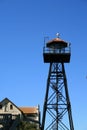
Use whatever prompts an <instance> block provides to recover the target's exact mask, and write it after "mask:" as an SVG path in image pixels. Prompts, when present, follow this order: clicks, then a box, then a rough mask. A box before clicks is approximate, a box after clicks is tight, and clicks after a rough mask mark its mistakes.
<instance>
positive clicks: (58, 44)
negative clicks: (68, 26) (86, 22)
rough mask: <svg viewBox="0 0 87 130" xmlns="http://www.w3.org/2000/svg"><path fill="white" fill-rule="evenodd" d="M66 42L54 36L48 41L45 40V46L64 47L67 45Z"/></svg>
mask: <svg viewBox="0 0 87 130" xmlns="http://www.w3.org/2000/svg"><path fill="white" fill-rule="evenodd" d="M67 44H68V43H67V42H65V41H64V40H62V39H60V38H54V39H52V40H50V41H48V42H47V45H46V46H47V47H49V48H54V47H56V48H64V47H67Z"/></svg>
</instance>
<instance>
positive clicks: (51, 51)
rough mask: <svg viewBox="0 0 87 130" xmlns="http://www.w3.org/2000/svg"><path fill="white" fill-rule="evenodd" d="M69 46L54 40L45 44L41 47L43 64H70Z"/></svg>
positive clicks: (56, 39) (58, 39)
mask: <svg viewBox="0 0 87 130" xmlns="http://www.w3.org/2000/svg"><path fill="white" fill-rule="evenodd" d="M70 56H71V47H70V44H69V43H67V42H65V41H63V40H61V39H60V38H55V39H53V40H51V41H48V42H47V43H45V45H44V47H43V58H44V62H45V63H55V62H58V63H68V62H70Z"/></svg>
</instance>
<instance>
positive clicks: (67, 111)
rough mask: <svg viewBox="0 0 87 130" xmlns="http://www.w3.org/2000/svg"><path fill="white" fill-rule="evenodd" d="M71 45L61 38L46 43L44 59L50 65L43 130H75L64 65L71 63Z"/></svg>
mask: <svg viewBox="0 0 87 130" xmlns="http://www.w3.org/2000/svg"><path fill="white" fill-rule="evenodd" d="M70 56H71V49H70V44H69V43H67V42H65V41H63V40H61V39H60V38H59V37H57V38H55V39H52V40H50V41H48V42H46V43H45V45H44V48H43V58H44V62H45V63H50V66H49V73H48V79H47V86H46V95H45V100H44V106H43V116H42V130H74V126H73V120H72V112H71V104H70V99H69V94H68V86H67V79H66V73H65V69H64V63H69V62H70Z"/></svg>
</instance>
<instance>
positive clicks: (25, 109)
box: [19, 107, 38, 114]
mask: <svg viewBox="0 0 87 130" xmlns="http://www.w3.org/2000/svg"><path fill="white" fill-rule="evenodd" d="M19 109H20V110H21V111H22V112H23V113H24V114H35V113H38V108H37V107H19Z"/></svg>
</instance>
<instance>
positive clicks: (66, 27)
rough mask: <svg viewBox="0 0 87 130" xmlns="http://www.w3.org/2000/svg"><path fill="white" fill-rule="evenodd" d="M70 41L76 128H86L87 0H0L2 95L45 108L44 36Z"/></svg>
mask: <svg viewBox="0 0 87 130" xmlns="http://www.w3.org/2000/svg"><path fill="white" fill-rule="evenodd" d="M57 32H59V33H60V38H61V39H63V40H65V41H69V42H71V50H72V55H71V62H70V64H66V65H65V68H66V74H67V79H68V88H69V95H70V100H71V105H72V114H73V121H74V127H75V129H76V130H77V129H79V130H86V129H87V122H86V121H87V100H86V98H87V78H86V76H87V61H86V55H87V1H86V0H37V1H36V0H0V90H1V93H0V100H2V99H3V98H5V97H8V98H9V99H10V100H11V101H13V102H14V103H15V104H16V105H18V106H36V105H37V104H40V108H41V111H42V107H43V102H44V96H45V89H46V80H47V75H48V68H49V64H44V62H43V55H42V51H43V45H44V37H45V36H49V38H50V39H51V38H55V37H56V35H55V34H56V33H57Z"/></svg>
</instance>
